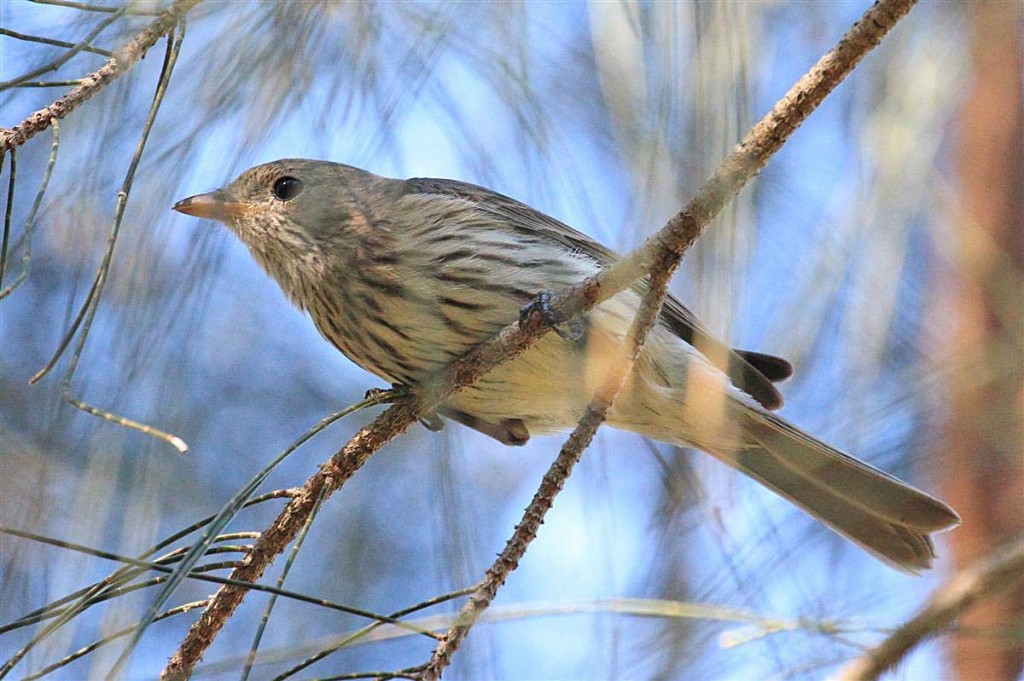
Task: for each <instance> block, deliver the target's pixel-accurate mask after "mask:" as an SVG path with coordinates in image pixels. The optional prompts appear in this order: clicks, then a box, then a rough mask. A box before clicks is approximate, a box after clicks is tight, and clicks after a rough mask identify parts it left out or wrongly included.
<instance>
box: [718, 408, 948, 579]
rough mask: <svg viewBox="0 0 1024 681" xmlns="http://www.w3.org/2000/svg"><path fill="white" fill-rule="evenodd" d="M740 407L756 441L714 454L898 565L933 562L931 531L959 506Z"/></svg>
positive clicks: (908, 567) (749, 437) (921, 566)
mask: <svg viewBox="0 0 1024 681" xmlns="http://www.w3.org/2000/svg"><path fill="white" fill-rule="evenodd" d="M733 404H734V405H735V406H737V407H739V406H740V405H738V404H736V403H733ZM740 408H741V409H742V410H743V414H742V416H741V419H740V420H741V423H742V424H743V430H744V431H745V435H746V437H744V438H743V440H745V441H746V442H752V443H753V444H750V445H744V446H743V447H734V446H728V447H721V448H718V447H711V448H709V449H712V450H717V451H710V453H711V454H713V455H714V456H715V457H716V458H718V459H719V460H721V461H723V462H724V463H726V464H728V465H729V466H731V467H733V468H735V469H736V470H738V471H740V472H742V473H745V474H746V475H748V476H750V477H751V478H753V479H754V480H757V481H758V482H760V483H761V484H763V485H765V486H766V487H768V488H769V489H771V490H773V491H774V492H776V493H778V494H779V495H781V496H783V497H785V498H786V499H788V500H790V501H791V502H793V503H794V504H796V505H797V506H799V507H800V508H802V509H803V510H804V511H806V512H807V513H809V514H811V515H812V516H814V517H815V518H817V519H818V520H820V521H821V522H823V523H824V524H825V525H827V526H828V527H830V528H832V529H833V530H835V531H836V532H838V533H839V534H841V535H842V536H844V537H846V538H847V539H849V540H851V541H853V542H854V543H856V544H858V545H859V546H861V547H863V548H864V549H866V550H867V551H869V552H871V553H872V554H874V555H875V556H877V557H878V558H880V559H882V560H883V561H885V562H887V563H889V564H891V565H893V566H894V567H897V568H899V569H901V570H904V571H907V572H911V573H917V572H920V571H921V570H925V569H928V568H929V567H931V562H932V558H934V557H935V553H934V549H933V546H932V542H931V538H930V537H929V534H930V533H932V532H937V531H940V530H945V529H949V528H951V527H954V526H955V525H957V524H958V523H959V522H960V517H959V516H958V515H957V514H956V512H955V511H954V510H953V509H951V508H950V507H949V506H947V505H946V504H944V503H942V502H941V501H939V500H938V499H935V498H933V497H931V496H929V495H928V494H925V493H924V492H922V491H920V490H918V489H915V488H914V487H911V486H910V485H908V484H906V483H904V482H901V481H900V480H897V479H896V478H894V477H892V476H891V475H889V474H887V473H884V472H882V471H880V470H878V469H877V468H874V467H872V466H869V465H868V464H866V463H864V462H862V461H858V460H857V459H855V458H853V457H852V456H849V455H847V454H844V453H843V452H840V451H839V450H837V449H833V448H832V447H829V446H828V445H826V444H825V443H823V442H821V441H819V440H816V439H815V438H813V437H811V436H810V435H808V434H806V433H804V432H802V431H800V430H799V429H797V428H796V427H794V426H792V425H790V424H789V423H786V422H785V421H783V420H782V419H781V418H779V417H777V416H775V415H774V414H770V413H766V412H763V411H761V410H759V409H757V408H755V407H748V406H746V405H743V406H742V407H740Z"/></svg>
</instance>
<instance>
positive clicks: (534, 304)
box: [519, 291, 587, 343]
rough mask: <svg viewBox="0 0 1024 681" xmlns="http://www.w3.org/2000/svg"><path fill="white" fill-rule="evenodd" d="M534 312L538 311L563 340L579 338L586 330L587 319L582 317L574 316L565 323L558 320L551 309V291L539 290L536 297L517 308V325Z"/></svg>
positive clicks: (571, 341)
mask: <svg viewBox="0 0 1024 681" xmlns="http://www.w3.org/2000/svg"><path fill="white" fill-rule="evenodd" d="M534 312H536V313H538V314H539V315H540V316H541V317H542V318H543V319H544V321H545V322H547V325H548V326H550V327H551V329H552V330H553V331H554V332H555V333H557V334H558V335H559V336H561V337H562V339H563V340H566V341H569V342H570V343H574V342H576V341H578V340H580V339H581V338H583V336H584V334H585V333H586V332H587V320H586V319H585V318H583V317H575V318H573V319H571V320H569V321H568V322H565V323H559V322H558V320H557V319H556V317H555V312H554V310H552V309H551V293H550V292H549V291H541V292H540V293H538V294H537V297H536V298H534V299H533V300H531V301H530V302H529V303H527V304H526V305H524V306H523V307H522V308H521V309H520V310H519V325H520V326H522V325H523V324H525V323H526V321H527V320H528V319H529V318H530V316H531V315H532V314H533V313H534Z"/></svg>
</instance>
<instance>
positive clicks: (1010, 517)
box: [939, 1, 1024, 681]
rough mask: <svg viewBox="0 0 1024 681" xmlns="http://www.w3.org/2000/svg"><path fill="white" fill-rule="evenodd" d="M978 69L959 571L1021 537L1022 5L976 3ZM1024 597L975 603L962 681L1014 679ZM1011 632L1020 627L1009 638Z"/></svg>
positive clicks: (968, 127) (957, 639) (951, 440)
mask: <svg viewBox="0 0 1024 681" xmlns="http://www.w3.org/2000/svg"><path fill="white" fill-rule="evenodd" d="M963 9H964V10H965V16H966V18H967V20H968V22H969V23H970V30H971V36H970V38H971V51H972V56H973V66H972V69H971V72H970V73H969V81H968V86H967V89H966V92H965V98H964V101H963V105H962V108H961V110H960V112H959V117H958V120H957V133H958V147H957V159H956V160H957V163H958V166H959V179H960V187H961V194H960V196H961V201H962V203H961V211H962V212H961V214H960V216H959V221H958V225H957V236H958V239H959V243H958V244H957V260H958V261H957V263H956V267H957V271H956V274H955V281H954V282H953V286H951V287H950V288H949V289H948V290H949V291H951V293H950V295H949V296H946V297H945V298H944V302H940V304H942V305H943V309H942V310H941V311H939V314H951V315H954V320H955V321H954V324H955V326H954V328H955V334H954V336H953V338H951V339H950V343H949V347H948V348H947V349H946V351H947V352H949V353H951V354H950V355H949V358H950V362H951V363H952V365H953V366H955V367H956V371H955V374H954V376H953V379H952V381H951V383H950V395H949V403H948V404H949V410H950V417H949V420H948V422H947V426H946V435H947V437H946V442H945V450H946V451H945V455H946V458H945V462H946V475H947V481H946V493H947V498H948V501H949V502H950V503H951V504H952V505H953V506H954V508H956V509H957V510H958V511H959V512H960V513H961V515H962V517H963V526H962V527H960V528H959V529H957V530H955V531H954V532H953V533H952V534H951V535H950V541H951V544H952V548H953V554H954V561H955V564H956V567H957V568H958V569H959V568H963V567H965V566H967V565H970V564H971V563H973V562H974V561H975V560H976V559H978V558H981V557H982V556H985V555H987V554H989V553H990V552H992V550H993V549H995V548H996V547H997V546H999V545H1000V544H1002V543H1004V542H1006V541H1007V540H1008V539H1010V538H1011V537H1015V536H1018V535H1020V534H1021V533H1022V532H1024V442H1022V441H1024V417H1022V413H1024V283H1022V282H1024V101H1022V95H1021V90H1022V78H1024V74H1022V61H1024V59H1022V58H1024V54H1022V42H1021V31H1022V29H1024V11H1022V3H1020V2H1017V1H1010V2H998V1H990V2H970V3H966V4H965V5H964V6H963ZM1022 623H1024V588H1018V589H1016V590H1014V591H1012V592H1010V593H1008V594H1006V595H1005V596H1003V597H1002V598H1000V599H997V600H989V601H984V602H981V603H979V604H978V605H977V606H975V607H974V608H973V609H972V610H970V611H969V612H968V613H967V614H966V615H965V616H964V617H963V618H962V619H961V621H960V625H961V631H960V633H959V634H957V635H955V636H953V637H951V638H950V648H949V652H950V655H951V657H952V663H953V667H954V669H955V670H956V672H957V674H958V675H959V677H960V678H961V679H965V680H966V679H971V680H973V679H985V680H986V681H999V680H1000V679H1006V680H1008V681H1009V680H1012V679H1017V678H1018V675H1019V674H1020V673H1021V669H1022V665H1024V652H1022V651H1024V648H1022V646H1021V641H1020V633H1019V627H1020V626H1021V624H1022ZM1011 627H1017V630H1016V635H1014V631H1013V629H1008V628H1011Z"/></svg>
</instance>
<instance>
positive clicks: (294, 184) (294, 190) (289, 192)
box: [274, 177, 302, 201]
mask: <svg viewBox="0 0 1024 681" xmlns="http://www.w3.org/2000/svg"><path fill="white" fill-rule="evenodd" d="M301 193H302V180H300V179H299V178H297V177H282V178H280V179H278V180H277V182H275V183H274V196H276V197H277V198H279V199H280V200H282V201H291V200H292V199H294V198H295V197H296V196H298V195H299V194H301Z"/></svg>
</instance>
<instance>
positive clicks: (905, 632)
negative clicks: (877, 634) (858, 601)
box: [835, 536, 1024, 681]
mask: <svg viewBox="0 0 1024 681" xmlns="http://www.w3.org/2000/svg"><path fill="white" fill-rule="evenodd" d="M1022 582H1024V536H1022V537H1018V538H1017V540H1016V541H1012V542H1010V543H1009V544H1007V545H1005V546H1003V547H1002V548H1000V549H999V550H998V551H996V552H994V553H993V554H991V555H990V556H988V557H986V558H984V559H983V560H980V561H978V562H977V563H975V564H974V565H972V566H971V567H969V568H967V569H965V570H961V571H960V573H959V574H957V575H956V576H955V577H953V579H951V580H950V581H949V582H948V583H947V584H946V585H945V586H943V587H941V588H940V589H938V590H937V591H936V592H935V593H933V594H932V596H931V598H929V599H928V603H927V604H926V605H925V606H924V608H922V609H921V611H920V612H919V613H918V614H917V615H915V616H914V617H913V618H911V619H910V620H908V621H907V622H906V623H905V624H904V625H903V626H901V627H900V628H899V629H897V630H896V631H894V632H892V634H890V635H889V637H888V638H886V639H885V640H884V641H882V642H881V643H880V644H878V645H877V646H875V647H874V648H872V649H871V650H869V651H868V652H867V653H865V654H864V655H863V656H862V657H858V658H857V659H855V660H852V661H851V662H849V663H847V665H846V666H845V667H843V668H842V669H841V670H839V673H838V674H837V675H836V676H835V679H836V681H863V680H866V679H877V678H878V677H879V676H880V675H881V674H882V673H883V672H884V671H885V670H887V669H889V668H890V667H893V666H895V665H896V664H899V662H900V660H902V659H903V658H904V657H905V656H906V655H907V653H909V652H910V651H911V650H913V649H914V647H915V646H917V645H918V644H919V643H921V642H922V641H923V640H925V639H926V638H928V637H930V636H934V635H935V634H937V633H939V632H941V631H942V630H943V629H945V628H946V627H947V626H949V625H950V624H951V623H952V622H953V621H954V620H955V619H956V618H957V617H959V616H960V615H961V614H962V613H964V612H965V611H966V610H967V609H968V608H970V607H971V606H972V605H974V604H975V603H977V602H978V601H980V600H982V599H985V598H990V597H992V596H995V595H996V594H998V593H999V592H1001V591H1005V590H1007V589H1009V588H1011V587H1013V586H1018V587H1019V586H1020V584H1021V583H1022Z"/></svg>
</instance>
